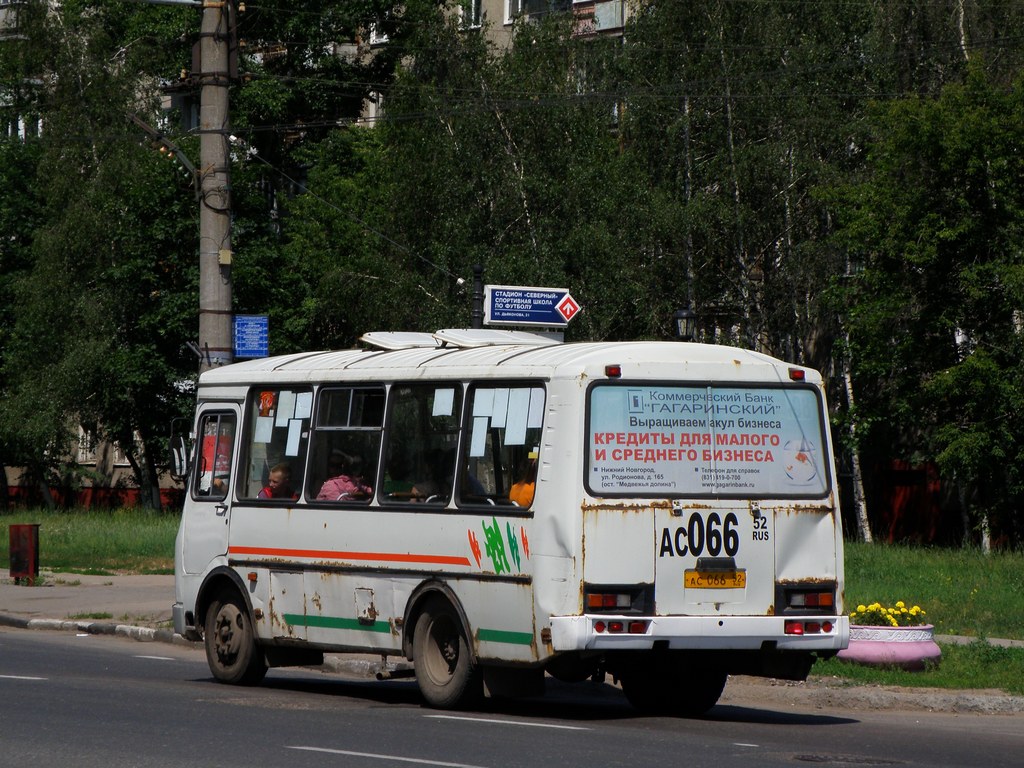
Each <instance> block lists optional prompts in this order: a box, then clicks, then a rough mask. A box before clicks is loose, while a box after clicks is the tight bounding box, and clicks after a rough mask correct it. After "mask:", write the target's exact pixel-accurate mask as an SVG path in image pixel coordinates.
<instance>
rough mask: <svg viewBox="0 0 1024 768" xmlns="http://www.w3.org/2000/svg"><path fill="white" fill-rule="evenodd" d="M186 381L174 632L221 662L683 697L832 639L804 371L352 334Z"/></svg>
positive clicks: (683, 348) (629, 350)
mask: <svg viewBox="0 0 1024 768" xmlns="http://www.w3.org/2000/svg"><path fill="white" fill-rule="evenodd" d="M362 341H363V342H364V343H365V345H366V347H367V348H365V349H358V350H355V349H354V350H348V351H335V352H311V353H301V354H294V355H288V356H283V357H274V358H265V359H258V360H252V361H248V362H242V363H238V364H235V365H229V366H225V367H223V368H219V369H215V370H211V371H209V372H206V373H204V374H203V375H202V376H201V377H200V380H199V387H198V410H197V413H196V420H195V424H194V430H195V431H194V438H195V443H194V447H193V449H192V457H193V458H192V461H191V464H192V467H191V470H190V475H189V480H188V493H187V500H186V502H185V508H184V513H183V516H182V521H181V526H180V530H179V533H178V537H177V542H176V545H175V600H176V602H175V604H174V611H173V614H174V626H175V630H176V631H177V632H178V633H180V634H183V635H185V636H186V637H189V638H192V639H199V638H204V640H205V647H206V653H207V658H208V660H209V664H210V669H211V670H212V672H213V675H214V676H215V677H216V678H217V679H219V680H221V681H223V682H227V683H241V684H253V683H257V682H259V681H260V680H262V678H263V676H264V675H265V673H266V671H267V668H268V667H273V666H284V665H297V664H313V663H317V662H322V660H323V654H324V653H340V652H358V653H373V654H375V655H380V656H381V659H382V662H383V661H386V660H387V658H388V657H396V658H398V659H405V660H410V661H411V662H412V665H411V668H412V670H414V672H415V676H416V679H417V682H418V685H419V688H420V690H421V691H422V694H423V697H424V698H425V700H426V702H427V703H428V704H429V705H431V706H434V707H440V708H454V707H465V706H471V705H472V704H473V703H474V702H477V701H479V699H480V698H481V697H482V696H484V695H490V696H511V695H534V694H537V693H540V692H542V691H543V685H544V682H543V681H544V676H545V674H550V675H551V676H553V677H555V678H558V679H560V680H576V681H582V680H585V679H606V678H605V676H606V675H611V676H612V678H613V680H616V681H619V682H620V683H621V686H622V689H623V691H624V693H625V695H626V697H627V698H628V699H629V701H630V702H632V703H633V704H634V705H635V706H636V707H638V708H639V709H641V710H643V711H646V712H652V713H653V712H659V713H672V714H682V715H692V714H699V713H702V712H704V711H706V710H707V709H709V708H710V707H712V706H713V705H714V704H715V702H716V701H717V700H718V698H719V696H720V695H721V692H722V690H723V687H724V685H725V682H726V678H727V676H728V675H730V674H743V675H758V676H768V677H777V678H783V679H791V680H802V679H804V678H806V676H807V673H808V671H809V670H810V668H811V665H812V664H813V661H814V659H815V658H823V657H830V656H833V655H835V653H836V652H837V651H839V650H840V649H842V648H844V647H845V646H846V644H847V641H848V636H849V619H848V618H847V617H846V616H845V615H844V610H843V606H842V599H843V552H842V525H841V519H840V512H839V505H838V501H837V497H838V491H837V488H836V482H835V468H834V464H833V458H832V446H831V442H830V437H829V429H828V426H827V424H828V420H827V410H826V406H825V399H824V395H823V387H822V381H821V377H820V375H819V374H818V373H817V372H815V371H813V370H810V369H807V368H803V367H798V366H794V365H789V364H787V363H784V362H782V361H779V360H776V359H773V358H771V357H768V356H766V355H763V354H759V353H756V352H750V351H744V350H741V349H736V348H732V347H723V346H715V345H706V344H688V343H682V342H622V343H619V342H608V343H572V344H561V343H557V342H554V341H552V340H550V339H549V338H546V337H543V336H541V335H537V334H532V333H527V332H522V331H499V330H490V329H484V330H444V331H438V332H437V333H434V334H421V333H370V334H367V335H366V336H364V337H363V339H362Z"/></svg>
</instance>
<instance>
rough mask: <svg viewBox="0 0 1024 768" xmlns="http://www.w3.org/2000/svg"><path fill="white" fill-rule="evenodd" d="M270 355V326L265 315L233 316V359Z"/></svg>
mask: <svg viewBox="0 0 1024 768" xmlns="http://www.w3.org/2000/svg"><path fill="white" fill-rule="evenodd" d="M268 355H270V324H269V322H268V318H267V316H266V315H235V357H267V356H268Z"/></svg>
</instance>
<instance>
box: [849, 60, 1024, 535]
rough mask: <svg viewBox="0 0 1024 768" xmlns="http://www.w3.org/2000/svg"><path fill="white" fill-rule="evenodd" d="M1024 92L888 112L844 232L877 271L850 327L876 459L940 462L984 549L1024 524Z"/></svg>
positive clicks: (857, 286) (883, 109)
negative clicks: (1022, 465) (1023, 365)
mask: <svg viewBox="0 0 1024 768" xmlns="http://www.w3.org/2000/svg"><path fill="white" fill-rule="evenodd" d="M1021 85H1022V84H1021V83H1020V82H1018V83H1017V84H1016V85H1015V87H1014V88H1013V89H1011V90H1009V91H1007V90H1005V89H1003V88H1000V87H998V86H997V85H995V84H994V83H993V82H992V81H991V79H990V77H989V75H988V74H987V73H986V72H985V71H984V70H983V69H982V68H981V67H980V66H978V65H972V67H971V69H970V72H969V77H968V79H967V81H966V82H965V83H964V84H962V85H947V86H946V87H944V88H943V89H942V92H941V94H940V96H939V97H938V98H936V99H931V98H923V97H919V98H908V99H901V100H897V101H892V102H890V103H887V104H884V105H880V106H879V107H878V109H877V112H876V114H875V120H874V121H873V125H874V127H875V132H874V135H873V137H872V143H871V145H870V150H869V169H870V174H869V176H868V178H867V179H866V180H865V181H864V182H863V183H860V184H856V185H853V186H852V187H851V188H849V189H847V190H846V193H845V211H844V216H843V219H842V224H843V226H842V229H841V235H842V237H843V238H844V242H845V243H846V246H847V248H849V249H850V251H851V252H852V253H855V254H857V256H858V258H859V259H860V260H861V261H862V263H863V269H862V270H861V271H860V272H859V273H858V275H857V277H856V279H855V280H854V281H853V282H852V285H851V290H852V292H853V294H854V295H853V297H852V300H851V309H850V319H849V322H850V337H851V346H852V349H853V357H852V360H853V366H854V368H853V370H854V381H855V385H857V386H858V389H859V391H860V392H861V393H862V394H861V395H860V403H859V405H860V407H861V408H862V409H863V410H864V413H865V424H866V425H867V426H868V432H869V435H870V437H869V438H868V440H869V442H868V443H867V444H866V446H865V447H866V448H867V449H868V450H872V449H874V450H876V451H878V453H879V455H882V456H890V455H897V456H898V455H903V456H905V457H908V458H912V459H917V460H925V461H934V462H936V463H937V465H938V467H939V468H940V470H941V471H942V473H943V475H944V476H945V478H946V479H947V480H949V481H950V483H951V484H953V485H954V487H958V488H959V489H960V491H961V502H962V503H963V505H964V508H965V511H966V512H969V513H970V518H969V519H965V529H964V531H963V533H964V535H965V536H968V537H972V536H974V535H975V534H978V535H980V538H981V540H982V541H987V540H988V536H989V535H990V534H991V533H992V532H996V533H999V534H1002V535H1015V536H1016V535H1019V528H1020V526H1021V522H1022V521H1021V518H1020V512H1019V509H1020V502H1021V499H1022V491H1024V485H1022V483H1021V476H1020V472H1019V470H1018V469H1017V466H1018V460H1019V459H1020V458H1021V453H1022V449H1024V442H1022V441H1024V434H1022V432H1021V430H1020V429H1019V428H1018V426H1017V424H1018V419H1017V418H1016V415H1017V414H1018V413H1019V412H1020V409H1021V406H1022V402H1024V389H1022V385H1024V381H1022V378H1021V369H1020V362H1019V361H1020V359H1021V352H1022V351H1024V350H1022V346H1021V344H1022V339H1021V330H1022V328H1021V321H1020V309H1019V308H1020V307H1021V306H1022V300H1024V294H1022V288H1024V282H1022V279H1021V278H1022V276H1024V263H1022V261H1021V256H1020V236H1021V232H1022V214H1024V189H1022V188H1021V186H1020V183H1019V179H1020V178H1021V172H1022V170H1024V168H1022V166H1021V161H1020V159H1019V158H1018V157H1017V155H1018V153H1017V152H1016V151H1015V149H1014V148H1015V147H1017V146H1019V143H1020V141H1021V140H1022V138H1024V135H1022V129H1021V127H1020V126H1021V117H1022V114H1024V99H1022V89H1021ZM869 382H870V384H869Z"/></svg>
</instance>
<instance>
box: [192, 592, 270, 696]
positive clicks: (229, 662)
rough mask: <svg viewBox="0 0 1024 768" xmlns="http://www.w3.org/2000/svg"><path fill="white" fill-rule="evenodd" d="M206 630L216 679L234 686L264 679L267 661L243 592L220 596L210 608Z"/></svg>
mask: <svg viewBox="0 0 1024 768" xmlns="http://www.w3.org/2000/svg"><path fill="white" fill-rule="evenodd" d="M203 629H204V631H203V640H204V645H205V646H206V661H207V663H208V664H209V665H210V671H211V672H213V676H214V677H215V678H217V679H218V680H219V681H220V682H222V683H230V684H231V685H256V684H257V683H259V682H260V681H261V680H262V679H263V678H264V676H265V675H266V674H267V664H266V661H265V660H264V658H263V654H262V652H260V649H259V646H258V645H257V644H256V630H255V628H254V627H253V625H252V621H251V619H250V618H249V612H248V610H247V608H246V605H245V601H244V600H243V599H242V598H241V596H240V595H238V594H237V593H236V592H222V593H221V594H219V595H217V597H216V598H215V599H214V601H213V602H212V603H210V607H209V608H208V609H207V611H206V622H205V624H204V626H203Z"/></svg>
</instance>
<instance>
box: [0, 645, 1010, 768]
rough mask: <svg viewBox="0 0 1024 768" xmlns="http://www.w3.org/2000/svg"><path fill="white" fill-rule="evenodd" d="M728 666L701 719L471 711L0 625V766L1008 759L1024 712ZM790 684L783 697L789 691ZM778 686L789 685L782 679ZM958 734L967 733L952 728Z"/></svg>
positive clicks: (342, 678)
mask: <svg viewBox="0 0 1024 768" xmlns="http://www.w3.org/2000/svg"><path fill="white" fill-rule="evenodd" d="M810 692H811V690H810V689H801V688H795V689H793V688H789V687H785V686H770V685H764V684H757V685H754V684H749V685H748V684H745V683H742V682H741V683H740V684H739V685H737V686H734V685H733V684H732V683H730V687H727V689H726V695H725V696H724V697H723V699H722V702H721V703H720V704H719V705H718V706H717V707H715V708H714V709H713V710H712V711H711V712H710V713H709V715H708V716H707V717H705V718H703V719H699V720H678V719H672V718H646V717H639V716H637V715H636V713H635V712H634V711H633V710H632V708H631V707H629V705H628V704H627V703H626V701H625V699H624V698H623V697H622V695H621V693H620V692H619V691H618V690H617V689H616V688H614V687H612V686H610V685H596V684H589V683H588V684H584V685H582V686H563V685H559V684H557V683H552V685H551V686H549V693H548V696H546V697H545V698H543V699H531V700H524V701H518V702H509V703H492V704H490V705H489V706H487V707H486V708H484V709H482V710H480V711H473V712H458V713H453V712H440V711H435V710H430V709H427V708H425V707H423V706H422V703H421V700H420V697H419V694H418V692H417V690H416V687H415V683H413V682H411V681H388V682H377V681H368V680H365V679H356V678H354V677H351V676H346V675H342V674H324V673H322V672H319V671H315V670H309V669H297V670H271V672H270V674H269V675H268V678H267V680H266V682H265V683H264V684H263V685H261V686H258V687H255V688H239V687H231V686H225V685H221V684H219V683H216V682H214V681H213V680H212V678H211V677H210V674H209V671H208V669H207V667H206V661H205V657H204V655H203V653H202V652H201V651H200V650H198V649H196V648H191V647H184V646H179V645H172V644H164V643H140V642H137V641H133V640H131V639H127V638H122V637H107V636H98V635H91V634H88V633H77V632H54V631H33V630H25V629H16V628H8V627H0V766H53V765H64V764H69V765H75V766H76V768H93V767H94V766H95V767H97V768H98V767H99V766H104V767H108V766H111V765H117V766H140V767H148V766H161V767H164V766H173V765H182V766H217V767H218V768H230V767H231V766H239V767H241V766H245V767H246V768H263V767H264V766H266V767H267V768H270V767H271V766H274V767H275V768H276V767H278V766H283V765H288V766H289V767H291V766H296V767H297V768H303V767H304V766H346V767H350V766H357V767H361V766H377V767H378V768H387V766H402V765H406V766H411V765H419V766H449V767H450V768H461V767H466V768H477V767H478V768H518V767H519V766H523V767H524V768H525V767H527V766H529V767H530V768H534V767H535V766H538V765H545V764H550V763H556V764H557V765H559V767H560V768H577V766H579V767H581V768H582V767H583V766H586V767H587V768H594V766H620V765H621V766H634V765H645V766H679V765H686V766H687V768H703V767H704V766H706V767H707V768H733V767H734V766H750V765H757V766H799V765H805V764H818V765H834V766H846V765H850V766H852V765H858V766H864V765H868V766H870V765H896V766H929V768H941V767H943V766H972V767H973V766H979V765H985V766H992V767H993V768H998V767H1000V766H1020V765H1021V764H1022V762H1024V715H1022V714H1019V713H1018V714H1007V715H983V714H950V713H945V712H928V711H925V710H920V709H912V710H909V711H907V710H905V709H886V710H877V711H876V710H872V709H865V708H857V707H846V706H843V703H842V702H841V701H839V702H834V703H832V704H828V705H822V704H821V703H820V702H816V701H814V699H813V697H812V696H809V695H808V696H803V694H805V693H808V694H809V693H810ZM794 693H795V694H796V696H795V697H794V695H793V694H794ZM778 694H785V695H778ZM965 733H967V734H969V738H965V737H964V734H965Z"/></svg>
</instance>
